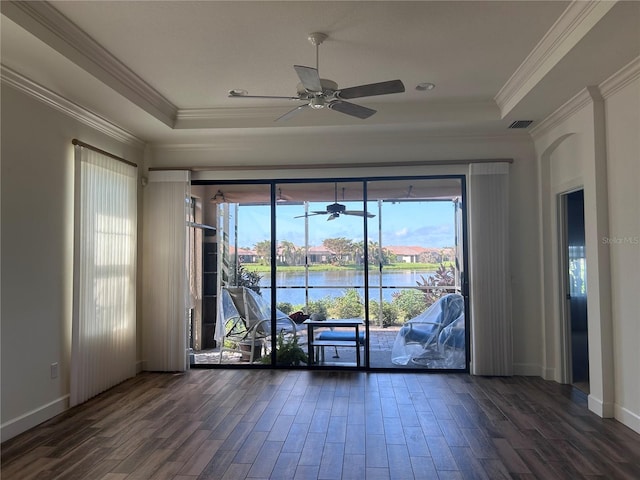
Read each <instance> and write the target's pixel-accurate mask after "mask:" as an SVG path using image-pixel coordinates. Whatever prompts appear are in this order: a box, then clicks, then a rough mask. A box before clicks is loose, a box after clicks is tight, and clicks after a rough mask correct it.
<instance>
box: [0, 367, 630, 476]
mask: <svg viewBox="0 0 640 480" xmlns="http://www.w3.org/2000/svg"><path fill="white" fill-rule="evenodd" d="M1 474H2V475H1V476H2V479H4V480H8V479H27V478H33V479H38V480H43V479H53V478H58V479H65V480H66V479H91V480H97V479H104V480H120V479H127V480H132V479H145V478H148V479H154V480H162V479H175V480H194V479H231V480H239V479H245V478H251V479H267V478H272V479H278V480H280V479H328V480H336V479H340V478H342V479H357V480H362V479H364V478H366V479H385V478H391V479H399V480H406V479H412V478H439V479H455V478H488V479H498V478H518V479H520V478H522V479H525V478H526V479H529V478H540V479H545V480H547V479H555V478H562V479H563V478H566V479H572V480H574V479H580V478H606V479H615V478H625V479H638V478H640V436H639V435H638V434H636V433H634V432H633V431H632V430H630V429H628V428H627V427H625V426H623V425H622V424H620V423H618V422H616V421H615V420H603V419H600V418H598V417H597V416H595V415H593V414H592V413H590V412H589V411H587V409H586V399H585V398H584V396H583V395H582V394H580V393H579V392H577V391H576V390H573V389H572V388H571V387H568V386H563V385H558V384H556V383H553V382H545V381H543V380H541V379H539V378H524V377H513V378H481V377H472V376H469V375H462V374H461V375H457V374H450V375H435V374H419V373H402V374H394V373H368V374H367V373H361V372H329V371H322V372H309V371H284V370H276V371H269V370H240V369H236V370H192V371H190V372H189V373H187V374H185V375H172V374H151V373H145V374H141V375H139V376H137V377H136V378H134V379H131V380H129V381H127V382H125V383H123V384H121V385H120V386H118V387H116V388H114V389H112V390H110V391H108V392H106V393H104V394H102V395H100V396H98V397H96V398H94V399H93V400H91V401H89V402H87V403H86V404H83V405H81V406H80V407H76V408H74V409H71V410H69V411H67V412H65V413H64V414H62V415H59V416H58V417H56V418H54V419H52V420H50V421H48V422H46V423H45V424H43V425H41V426H39V427H37V428H35V429H33V430H31V431H29V432H26V433H24V434H22V435H20V436H18V437H16V438H14V439H11V440H9V441H7V442H5V443H4V444H3V445H2V468H1Z"/></svg>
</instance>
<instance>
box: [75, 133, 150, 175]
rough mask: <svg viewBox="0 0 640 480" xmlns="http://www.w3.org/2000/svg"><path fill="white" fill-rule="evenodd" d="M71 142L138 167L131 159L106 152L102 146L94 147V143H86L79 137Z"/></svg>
mask: <svg viewBox="0 0 640 480" xmlns="http://www.w3.org/2000/svg"><path fill="white" fill-rule="evenodd" d="M71 143H73V144H74V145H78V146H79V147H84V148H88V149H89V150H93V151H94V152H98V153H101V154H103V155H106V156H107V157H111V158H113V159H114V160H118V161H119V162H122V163H126V164H127V165H131V166H132V167H136V168H138V164H137V163H133V162H130V161H129V160H126V159H124V158H122V157H119V156H117V155H114V154H113V153H109V152H105V151H104V150H102V149H101V148H98V147H94V146H93V145H89V144H88V143H84V142H82V141H80V140H78V139H77V138H74V139H73V140H71Z"/></svg>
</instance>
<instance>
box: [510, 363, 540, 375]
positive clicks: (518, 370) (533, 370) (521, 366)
mask: <svg viewBox="0 0 640 480" xmlns="http://www.w3.org/2000/svg"><path fill="white" fill-rule="evenodd" d="M513 374H514V375H522V376H523V377H541V376H542V368H541V367H540V365H537V364H535V363H514V364H513Z"/></svg>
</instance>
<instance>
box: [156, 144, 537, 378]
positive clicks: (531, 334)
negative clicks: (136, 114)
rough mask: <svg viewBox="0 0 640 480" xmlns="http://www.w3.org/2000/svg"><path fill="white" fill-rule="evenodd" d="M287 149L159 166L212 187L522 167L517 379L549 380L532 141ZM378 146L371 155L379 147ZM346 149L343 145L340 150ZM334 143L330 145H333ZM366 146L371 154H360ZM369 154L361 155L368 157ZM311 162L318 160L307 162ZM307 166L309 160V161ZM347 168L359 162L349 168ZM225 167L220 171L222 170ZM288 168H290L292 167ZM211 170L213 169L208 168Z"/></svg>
mask: <svg viewBox="0 0 640 480" xmlns="http://www.w3.org/2000/svg"><path fill="white" fill-rule="evenodd" d="M278 137H279V138H278V140H279V143H280V145H275V143H274V142H273V139H271V138H268V137H266V136H264V137H261V136H256V137H250V136H245V137H244V138H243V148H241V146H240V145H237V146H236V147H235V148H232V147H231V146H230V145H232V144H233V139H230V140H228V141H226V142H225V143H224V148H223V147H218V148H213V147H212V148H211V150H210V151H209V153H208V154H207V150H206V148H205V147H202V148H198V149H194V148H191V147H179V146H177V147H171V146H168V145H167V146H156V148H154V157H153V166H154V167H156V166H161V167H170V166H180V165H185V164H186V165H198V166H199V167H200V168H205V166H207V165H209V166H213V167H212V168H210V169H209V171H201V172H196V173H194V175H193V177H192V178H193V179H202V180H205V179H209V180H246V179H265V178H275V179H278V178H319V177H343V178H348V177H358V176H393V175H438V174H447V173H449V174H466V173H467V171H468V166H466V165H459V164H456V163H455V160H468V159H491V158H494V159H500V158H502V159H504V158H512V159H513V160H514V162H513V164H512V165H511V168H510V187H509V189H510V191H509V195H510V206H511V208H510V218H509V221H510V244H511V246H512V248H511V251H510V264H511V268H512V279H511V281H512V298H513V302H512V303H513V350H514V372H515V373H516V374H519V375H542V351H543V348H542V322H541V318H542V312H541V304H540V302H539V298H540V285H541V281H540V265H539V263H538V260H537V256H536V255H532V254H531V252H537V251H538V248H539V247H538V241H539V237H538V230H539V229H538V197H537V180H536V178H537V170H536V163H535V160H534V157H535V151H534V149H533V143H532V141H531V139H530V138H529V137H528V136H527V135H522V134H520V135H509V134H505V135H499V136H493V137H479V136H474V137H470V136H466V137H464V136H463V137H445V136H429V135H426V134H424V133H422V134H419V133H416V132H403V133H399V134H398V135H397V136H395V137H394V136H393V135H387V136H385V139H384V141H383V142H380V141H379V139H377V140H372V138H371V137H369V134H366V133H365V134H360V135H356V134H354V133H353V132H351V134H350V135H346V136H345V137H342V136H341V135H336V136H333V137H332V142H331V144H330V145H329V146H328V147H327V148H324V147H321V146H319V147H318V149H317V150H315V151H314V150H313V149H311V151H309V150H308V148H307V146H308V145H309V143H307V140H309V142H311V143H312V144H315V143H316V142H317V139H312V138H307V137H306V136H305V134H304V132H296V135H295V136H292V137H290V138H282V136H280V135H278ZM372 141H373V143H374V144H376V145H377V147H376V149H374V150H375V151H374V150H370V149H369V148H370V146H371V143H372ZM340 142H342V143H340ZM325 143H326V141H325ZM282 144H284V145H287V149H286V151H279V153H280V154H279V156H278V159H277V164H279V165H283V168H282V169H277V170H272V169H264V170H260V167H259V165H256V164H258V163H261V162H262V156H260V157H257V156H256V153H255V152H269V151H270V149H271V148H272V147H273V148H276V149H278V148H282ZM359 145H360V146H363V147H359ZM227 148H229V149H231V150H233V151H232V152H231V151H230V152H229V156H230V157H231V158H233V162H230V163H232V164H233V165H240V166H245V165H254V166H256V168H254V169H253V170H240V169H238V170H236V171H233V167H229V166H225V165H224V163H223V161H222V160H221V159H220V155H221V153H220V152H221V150H224V152H225V154H226V149H227ZM363 151H366V152H367V154H366V155H364V156H361V154H362V152H363ZM338 152H340V153H339V155H340V156H339V157H338V156H337V155H338ZM307 158H310V160H309V161H307ZM300 159H304V162H301V161H300ZM433 160H445V161H446V160H451V161H452V164H451V165H450V166H416V165H413V166H406V165H404V166H403V163H405V162H407V161H433ZM373 161H378V162H385V161H386V162H387V163H391V162H395V163H394V165H393V166H391V167H376V166H373V164H371V165H368V166H367V167H358V166H357V163H362V162H373ZM314 162H316V163H322V164H326V165H327V166H325V167H323V168H311V169H310V168H304V169H301V168H299V167H297V166H298V165H299V164H300V163H304V164H305V165H306V164H307V163H309V164H311V165H313V164H314ZM344 163H351V164H352V165H350V166H349V167H345V166H344ZM216 164H218V165H220V166H221V167H224V168H220V169H219V170H217V171H216V168H215V165H216ZM284 165H287V166H284ZM205 169H206V168H205Z"/></svg>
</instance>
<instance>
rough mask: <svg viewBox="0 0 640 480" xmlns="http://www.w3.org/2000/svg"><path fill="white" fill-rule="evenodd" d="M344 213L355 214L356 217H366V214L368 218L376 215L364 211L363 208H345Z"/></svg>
mask: <svg viewBox="0 0 640 480" xmlns="http://www.w3.org/2000/svg"><path fill="white" fill-rule="evenodd" d="M342 213H344V214H345V215H354V216H356V217H364V216H366V217H367V218H373V217H375V215H374V214H373V213H369V212H363V211H361V210H345V211H344V212H342Z"/></svg>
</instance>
